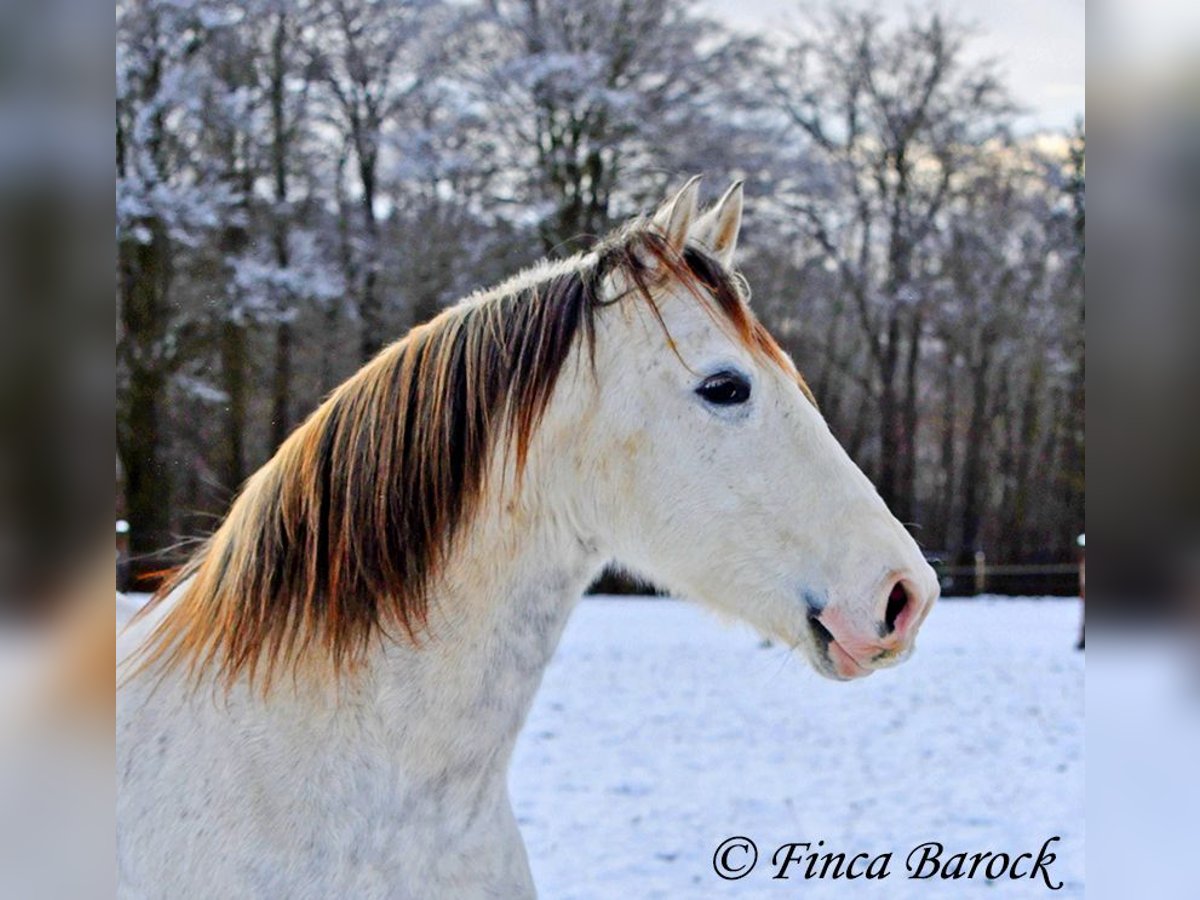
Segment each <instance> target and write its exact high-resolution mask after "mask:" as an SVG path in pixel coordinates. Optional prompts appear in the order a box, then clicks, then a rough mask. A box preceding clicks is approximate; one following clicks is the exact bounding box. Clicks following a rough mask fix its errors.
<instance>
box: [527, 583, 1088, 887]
mask: <svg viewBox="0 0 1200 900" xmlns="http://www.w3.org/2000/svg"><path fill="white" fill-rule="evenodd" d="M1079 614H1080V611H1079V604H1078V601H1073V600H1056V599H1039V600H1028V599H1021V600H1013V599H997V598H977V599H972V600H943V601H942V602H941V603H940V604H939V607H938V608H937V609H935V610H934V612H933V613H932V614H931V616H930V618H929V619H928V621H927V622H926V624H925V627H924V629H923V631H922V634H921V636H920V638H919V639H918V648H917V652H916V654H915V655H914V656H913V657H912V659H910V660H909V661H908V662H906V663H905V664H904V665H902V666H899V667H897V668H895V669H891V670H888V671H883V672H879V673H876V674H874V675H872V676H871V677H869V678H867V679H865V680H863V681H859V682H853V683H835V682H830V681H827V680H825V679H823V678H821V677H820V676H818V675H816V674H815V673H814V672H812V671H811V670H810V669H809V667H808V666H807V664H806V663H805V662H804V661H803V660H802V659H800V658H799V657H798V656H792V655H790V654H788V653H787V652H786V651H785V650H783V649H782V648H779V647H773V648H762V647H761V646H760V641H759V639H758V638H757V637H756V636H755V635H753V634H751V633H750V632H749V631H748V630H746V629H744V628H741V627H738V626H733V627H729V626H725V625H723V624H722V623H721V622H719V621H718V620H716V619H715V618H714V617H713V616H711V615H709V614H708V613H706V612H705V611H703V610H701V609H699V608H696V607H694V606H692V605H690V604H686V603H681V602H676V601H651V600H644V599H611V598H606V599H603V600H599V599H593V598H589V599H587V600H585V601H584V602H583V603H582V604H581V605H580V608H579V609H578V610H577V611H576V613H575V615H574V616H573V617H572V620H571V622H570V624H569V625H568V627H567V631H566V634H565V635H564V638H563V641H562V644H561V646H560V647H559V650H558V652H557V654H556V656H555V658H554V660H553V661H552V663H551V665H550V667H549V669H548V671H547V672H546V677H545V681H544V682H543V686H542V689H541V691H540V693H539V695H538V698H537V701H536V703H535V706H534V709H533V710H532V712H531V714H530V717H529V721H528V724H527V726H526V728H525V730H524V732H523V733H522V735H521V738H520V740H519V742H518V745H517V750H516V753H515V757H514V763H513V768H512V775H511V782H510V783H511V792H512V797H513V803H514V807H515V809H516V813H517V818H518V822H519V823H520V826H521V830H522V833H523V834H524V836H525V840H526V844H527V846H528V850H529V856H530V863H531V865H532V868H533V873H534V879H535V881H536V882H537V884H538V888H539V892H540V894H541V896H544V897H554V898H591V897H605V898H608V897H621V896H629V897H646V898H650V897H664V898H687V897H697V898H699V897H716V896H720V897H725V896H736V897H781V896H786V895H788V894H790V893H801V894H802V895H803V896H805V897H857V896H872V897H880V898H885V897H886V898H889V900H890V898H903V897H955V898H961V897H969V896H972V895H976V896H984V895H986V896H988V897H1028V896H1032V895H1035V894H1036V895H1041V894H1042V893H1043V892H1048V889H1047V887H1046V885H1045V884H1044V883H1043V882H1041V881H1040V880H1039V881H1036V882H1035V881H1030V880H1019V881H1011V880H1008V879H1007V878H1002V879H998V880H996V881H994V882H988V881H986V880H985V879H983V878H982V877H977V878H976V879H975V880H973V881H967V880H965V879H964V880H961V881H953V880H952V881H942V880H941V879H939V878H934V879H931V880H921V881H915V880H909V879H908V878H907V872H906V871H905V868H904V861H905V857H906V856H907V854H908V852H909V851H910V850H912V848H914V847H916V846H917V845H918V844H920V843H922V842H925V841H929V840H936V841H940V842H941V843H942V844H944V845H945V846H946V851H945V853H944V855H943V859H945V858H947V857H949V856H950V855H951V854H952V853H955V852H958V851H962V850H966V851H969V852H972V853H975V852H982V851H992V852H1008V853H1010V854H1016V853H1020V852H1026V851H1029V852H1033V853H1034V854H1035V856H1036V854H1037V852H1038V850H1039V849H1040V848H1041V846H1042V844H1043V842H1044V841H1045V840H1046V839H1047V838H1050V837H1053V836H1055V835H1058V836H1061V841H1059V842H1058V843H1057V844H1055V845H1053V846H1052V847H1051V848H1050V849H1051V851H1052V852H1054V853H1056V856H1057V859H1056V861H1055V862H1054V863H1052V864H1051V865H1050V866H1049V871H1050V873H1051V875H1052V877H1053V878H1054V879H1055V881H1058V880H1061V881H1062V882H1063V889H1062V890H1060V891H1054V892H1053V894H1054V896H1057V897H1081V896H1083V880H1084V878H1083V871H1084V869H1083V866H1084V828H1083V797H1084V793H1083V792H1084V721H1083V716H1084V677H1083V676H1084V663H1083V654H1082V653H1078V652H1076V651H1075V650H1074V649H1073V646H1074V641H1075V638H1076V636H1077V630H1078V626H1079ZM735 835H744V836H747V837H750V838H752V839H753V840H754V841H755V842H756V843H757V845H758V850H759V864H758V866H757V867H756V868H755V869H754V870H753V871H752V872H751V873H750V874H749V875H747V876H746V877H744V878H743V879H741V880H737V881H724V880H721V879H720V878H718V877H717V876H716V875H715V874H714V872H713V853H714V851H715V850H716V848H717V846H718V844H720V843H721V842H722V841H723V840H724V839H726V838H729V837H732V836H735ZM818 840H824V841H825V845H824V846H823V847H820V848H815V849H816V850H818V852H826V851H833V852H845V853H846V854H847V857H850V856H852V855H853V854H854V853H858V852H863V851H865V852H868V853H869V854H871V855H872V856H874V855H876V854H880V853H885V852H891V853H892V854H893V859H892V863H891V865H890V866H889V876H888V878H887V879H885V880H882V881H874V882H867V881H864V880H861V879H860V880H856V881H852V882H851V881H847V880H846V879H844V878H843V879H841V880H833V879H826V880H815V879H814V880H805V879H804V878H803V867H802V866H795V867H793V868H792V869H791V870H790V872H789V876H790V877H789V880H788V881H787V882H780V881H774V880H772V879H771V874H772V870H771V867H770V865H769V863H770V856H771V854H772V852H773V851H774V850H775V849H776V848H778V847H779V846H780V845H781V844H785V843H789V842H803V841H810V842H812V843H813V844H814V845H815V844H816V842H817V841H818ZM730 859H731V861H736V860H737V859H738V857H737V855H736V854H735V855H734V856H732V857H731V858H730ZM1027 867H1028V864H1024V865H1023V867H1022V871H1023V870H1024V868H1027Z"/></svg>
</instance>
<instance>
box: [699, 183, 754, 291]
mask: <svg viewBox="0 0 1200 900" xmlns="http://www.w3.org/2000/svg"><path fill="white" fill-rule="evenodd" d="M741 229H742V182H741V181H740V180H739V181H735V182H734V183H733V184H732V185H730V187H729V190H727V191H726V192H725V194H724V196H722V197H721V199H720V200H718V201H717V203H716V205H715V206H713V208H712V209H710V210H709V211H708V212H706V213H705V214H704V215H702V216H701V217H700V219H699V220H698V221H697V222H696V224H695V226H694V227H693V228H692V237H693V238H695V239H696V240H698V241H699V242H700V243H702V244H704V246H706V247H707V248H708V249H709V250H711V251H712V252H713V255H714V256H716V257H717V259H718V260H719V261H720V263H721V265H723V266H724V267H725V268H727V269H730V268H732V267H733V253H734V251H735V250H736V249H737V240H738V232H739V231H741Z"/></svg>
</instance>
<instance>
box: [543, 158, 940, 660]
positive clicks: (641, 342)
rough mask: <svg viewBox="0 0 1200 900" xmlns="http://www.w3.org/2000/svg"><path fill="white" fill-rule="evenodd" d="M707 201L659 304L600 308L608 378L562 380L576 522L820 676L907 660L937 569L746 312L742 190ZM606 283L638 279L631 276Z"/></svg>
mask: <svg viewBox="0 0 1200 900" xmlns="http://www.w3.org/2000/svg"><path fill="white" fill-rule="evenodd" d="M696 201H697V180H696V179H693V180H692V181H691V182H689V183H688V185H687V186H686V187H684V188H683V190H681V191H680V192H679V193H678V194H677V195H676V196H675V197H674V198H672V199H671V200H670V201H668V202H667V203H666V204H665V205H664V206H663V207H662V208H661V209H660V210H659V211H658V212H657V213H656V215H655V217H654V220H653V221H654V227H655V228H656V229H658V230H659V231H660V233H661V234H662V236H663V237H664V238H665V239H666V242H667V246H666V247H665V248H664V251H665V252H664V254H663V257H662V258H656V259H653V260H651V262H650V268H651V269H657V270H660V271H658V272H655V273H654V274H655V275H662V276H665V277H660V278H656V279H655V282H654V286H653V287H652V288H651V292H652V295H653V301H654V302H653V304H648V303H638V302H610V303H608V304H607V305H605V306H604V307H603V308H602V309H601V310H600V312H599V314H598V316H597V317H596V336H595V365H594V366H593V367H592V369H593V371H592V373H586V374H583V375H577V376H576V377H574V378H571V379H564V380H563V382H562V383H561V384H560V387H559V388H558V391H557V394H556V399H555V403H554V404H552V406H551V408H550V411H549V412H548V414H547V417H546V421H545V424H544V429H545V434H546V435H547V436H548V437H549V438H550V439H552V440H554V441H555V442H556V444H555V446H554V448H553V449H552V450H551V452H549V453H548V454H547V455H548V457H549V458H557V459H560V460H566V461H568V463H569V465H570V466H571V467H572V468H571V474H572V475H573V479H574V480H573V483H574V485H575V486H576V493H577V496H575V497H574V498H572V500H573V503H574V505H575V515H576V519H577V521H579V522H582V523H586V528H587V529H588V534H589V537H590V538H591V539H593V540H595V541H596V542H597V543H598V544H599V545H600V546H602V547H605V548H607V549H609V550H610V551H611V554H612V555H613V556H614V557H615V558H616V559H617V560H618V561H620V562H621V563H624V564H626V565H627V566H629V567H630V568H631V569H634V570H636V571H637V572H639V573H642V574H644V575H646V576H648V577H649V579H650V580H651V581H653V582H655V583H659V584H662V585H664V586H667V587H669V588H670V589H671V590H672V591H675V592H678V593H680V594H682V595H683V596H685V597H689V598H694V599H696V600H699V601H701V602H703V603H705V604H707V605H709V606H712V607H715V608H716V609H718V610H720V611H722V612H724V613H727V614H730V615H733V616H736V617H739V618H742V619H746V620H748V621H749V622H750V623H752V624H753V625H755V626H756V627H757V628H758V629H760V630H761V631H763V632H765V633H767V634H768V635H771V636H773V637H776V638H778V639H780V640H782V641H785V642H787V643H788V644H790V645H792V646H794V647H798V648H801V649H802V650H803V651H804V653H805V654H806V656H807V657H808V659H809V660H810V661H811V663H812V664H813V666H814V667H815V668H816V669H817V670H818V671H820V672H822V673H823V674H826V675H829V676H831V677H834V678H853V677H857V676H860V675H865V674H867V673H869V672H870V671H872V670H873V669H876V668H879V667H881V666H886V665H892V664H894V663H896V662H898V661H900V660H901V659H903V658H904V657H905V656H906V655H907V654H908V652H909V651H910V650H911V647H912V644H913V639H914V637H915V635H916V632H917V629H918V627H919V625H920V623H921V621H922V620H923V618H924V617H925V615H926V614H927V613H928V611H929V609H930V607H931V605H932V604H933V602H934V600H935V599H936V597H937V594H938V591H939V588H938V583H937V578H936V576H935V573H934V572H933V570H932V569H931V567H930V566H929V565H928V563H927V562H926V561H925V559H924V558H923V556H922V554H921V552H920V550H919V549H918V547H917V545H916V543H915V542H914V540H913V539H912V537H911V536H910V535H909V533H908V531H907V530H906V529H905V528H904V526H903V525H902V524H901V523H900V522H899V521H897V520H896V519H895V517H894V516H892V514H891V513H890V512H889V511H888V509H887V507H886V505H885V504H884V502H883V501H882V500H881V499H880V497H879V495H878V493H877V492H876V491H875V489H874V487H873V486H872V485H871V483H870V481H869V480H868V479H867V478H866V476H864V475H863V473H862V472H861V471H860V470H859V468H858V467H857V466H856V465H855V464H854V462H853V461H852V460H851V459H850V458H849V456H848V455H847V454H846V452H845V451H844V450H843V448H842V447H841V445H840V444H839V443H838V441H837V439H836V438H835V437H834V436H833V434H832V433H831V432H830V430H829V428H828V426H827V425H826V423H825V420H824V419H823V418H822V416H821V413H820V411H819V410H818V408H817V405H816V403H815V401H814V399H813V397H812V395H811V393H810V392H809V390H808V388H807V386H806V385H805V384H804V381H803V379H802V378H801V377H800V375H799V374H798V372H797V371H796V369H795V368H794V366H793V365H792V362H791V360H790V359H788V358H787V356H786V355H785V354H784V353H783V352H782V351H781V350H780V349H779V347H778V345H777V344H776V343H775V342H774V341H773V340H772V339H771V338H770V336H769V335H768V334H767V333H766V332H765V331H764V330H763V329H762V327H761V325H759V324H758V323H757V321H755V320H754V318H753V317H752V314H751V313H750V312H749V311H748V309H747V308H746V307H745V305H744V304H745V301H744V299H743V298H742V297H741V296H740V295H739V292H738V281H737V279H736V278H735V277H733V269H732V261H733V254H734V249H735V247H736V244H737V237H738V229H739V226H740V224H741V216H742V190H741V185H740V184H735V185H734V186H733V187H732V188H730V189H729V191H728V192H726V194H725V195H724V197H722V198H721V200H720V201H719V202H718V203H717V204H716V205H715V206H714V207H713V208H712V209H711V210H710V211H709V212H707V213H706V214H704V215H702V216H698V215H697V210H696ZM672 269H674V270H676V271H674V272H672V271H671V270H672ZM678 270H683V272H682V274H683V276H684V277H683V278H682V279H681V278H679V277H675V275H677V274H679V272H678ZM606 288H607V290H608V292H609V297H610V299H611V298H615V297H618V296H621V295H624V294H630V293H636V292H637V290H638V289H639V285H638V284H636V283H635V282H634V281H633V279H631V278H630V276H629V274H628V273H627V272H625V271H622V270H620V269H618V270H617V271H616V272H615V273H614V274H613V275H612V276H610V278H609V279H608V283H607V286H606ZM569 371H570V369H569ZM575 371H579V370H578V369H576V370H575Z"/></svg>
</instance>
